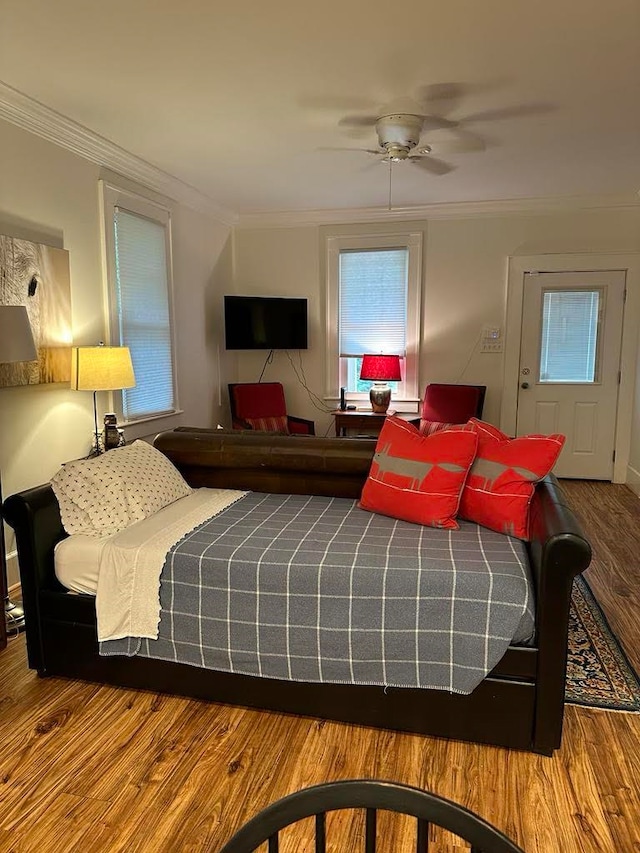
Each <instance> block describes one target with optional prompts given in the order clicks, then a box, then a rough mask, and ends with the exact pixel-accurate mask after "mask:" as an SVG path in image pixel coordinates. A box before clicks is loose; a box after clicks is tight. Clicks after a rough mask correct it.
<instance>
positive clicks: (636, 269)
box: [500, 252, 640, 483]
mask: <svg viewBox="0 0 640 853" xmlns="http://www.w3.org/2000/svg"><path fill="white" fill-rule="evenodd" d="M601 270H622V271H623V272H625V273H626V289H627V295H626V301H625V305H624V315H623V319H622V346H621V350H620V370H621V377H620V388H619V392H618V406H617V418H616V433H615V454H616V458H615V462H614V464H613V482H614V483H625V482H626V481H627V479H628V476H627V468H628V464H629V451H630V444H631V426H632V418H633V400H634V390H635V379H636V367H637V357H638V352H637V341H638V330H639V329H640V253H639V252H620V253H618V252H615V253H610V254H557V255H556V254H545V255H521V256H512V257H509V258H508V266H507V281H506V298H505V323H504V327H505V349H504V361H503V381H502V404H501V408H500V428H501V429H502V430H503V431H504V432H506V433H508V434H509V435H515V432H516V418H517V413H518V379H519V370H520V337H521V334H522V303H523V298H524V276H525V273H536V272H593V271H596V272H597V271H601Z"/></svg>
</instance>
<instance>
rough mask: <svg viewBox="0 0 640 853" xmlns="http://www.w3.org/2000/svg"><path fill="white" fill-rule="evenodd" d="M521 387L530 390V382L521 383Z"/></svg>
mask: <svg viewBox="0 0 640 853" xmlns="http://www.w3.org/2000/svg"><path fill="white" fill-rule="evenodd" d="M520 387H521V388H528V387H529V383H528V382H522V383H521V385H520Z"/></svg>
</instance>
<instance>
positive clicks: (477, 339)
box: [453, 330, 482, 385]
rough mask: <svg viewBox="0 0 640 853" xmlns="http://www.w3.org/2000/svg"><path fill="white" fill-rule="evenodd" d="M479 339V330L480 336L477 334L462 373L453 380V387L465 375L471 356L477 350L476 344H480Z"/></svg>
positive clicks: (480, 337)
mask: <svg viewBox="0 0 640 853" xmlns="http://www.w3.org/2000/svg"><path fill="white" fill-rule="evenodd" d="M481 339H482V330H480V334H479V335H478V337H477V338H476V341H475V343H474V345H473V347H472V348H471V352H470V353H469V358H468V359H467V363H466V364H465V366H464V367H463V368H462V372H461V373H460V374H459V375H458V378H457V379H456V380H455V382H454V383H453V384H454V385H457V384H458V382H460V381H461V379H462V378H463V376H464V375H465V373H466V372H467V368H468V367H469V365H470V364H471V359H472V358H473V356H474V355H475V352H476V350H477V349H478V344H479V343H480V340H481Z"/></svg>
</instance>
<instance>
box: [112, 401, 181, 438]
mask: <svg viewBox="0 0 640 853" xmlns="http://www.w3.org/2000/svg"><path fill="white" fill-rule="evenodd" d="M183 414H184V411H183V410H182V409H176V410H175V411H173V412H165V413H164V414H162V415H149V416H148V417H146V418H140V419H139V420H135V421H124V422H122V423H120V422H119V423H118V426H119V427H120V429H123V430H124V431H125V438H126V440H127V442H129V441H135V440H136V439H137V438H146V437H147V436H149V435H152V434H153V435H156V433H158V432H164V431H165V430H168V429H174V428H175V427H177V426H180V423H179V421H178V418H179V417H180V416H181V415H183ZM148 424H155V427H149V426H148Z"/></svg>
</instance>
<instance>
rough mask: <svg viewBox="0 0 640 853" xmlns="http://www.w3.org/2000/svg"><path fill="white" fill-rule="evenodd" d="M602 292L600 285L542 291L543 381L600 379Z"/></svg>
mask: <svg viewBox="0 0 640 853" xmlns="http://www.w3.org/2000/svg"><path fill="white" fill-rule="evenodd" d="M602 296H603V294H602V292H601V290H600V289H599V288H596V289H594V290H566V291H563V290H544V291H543V294H542V333H541V336H540V370H539V381H540V382H571V383H578V382H582V383H593V382H596V381H598V377H597V358H596V357H597V354H598V339H599V332H600V326H601V310H602V302H603V299H602Z"/></svg>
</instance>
